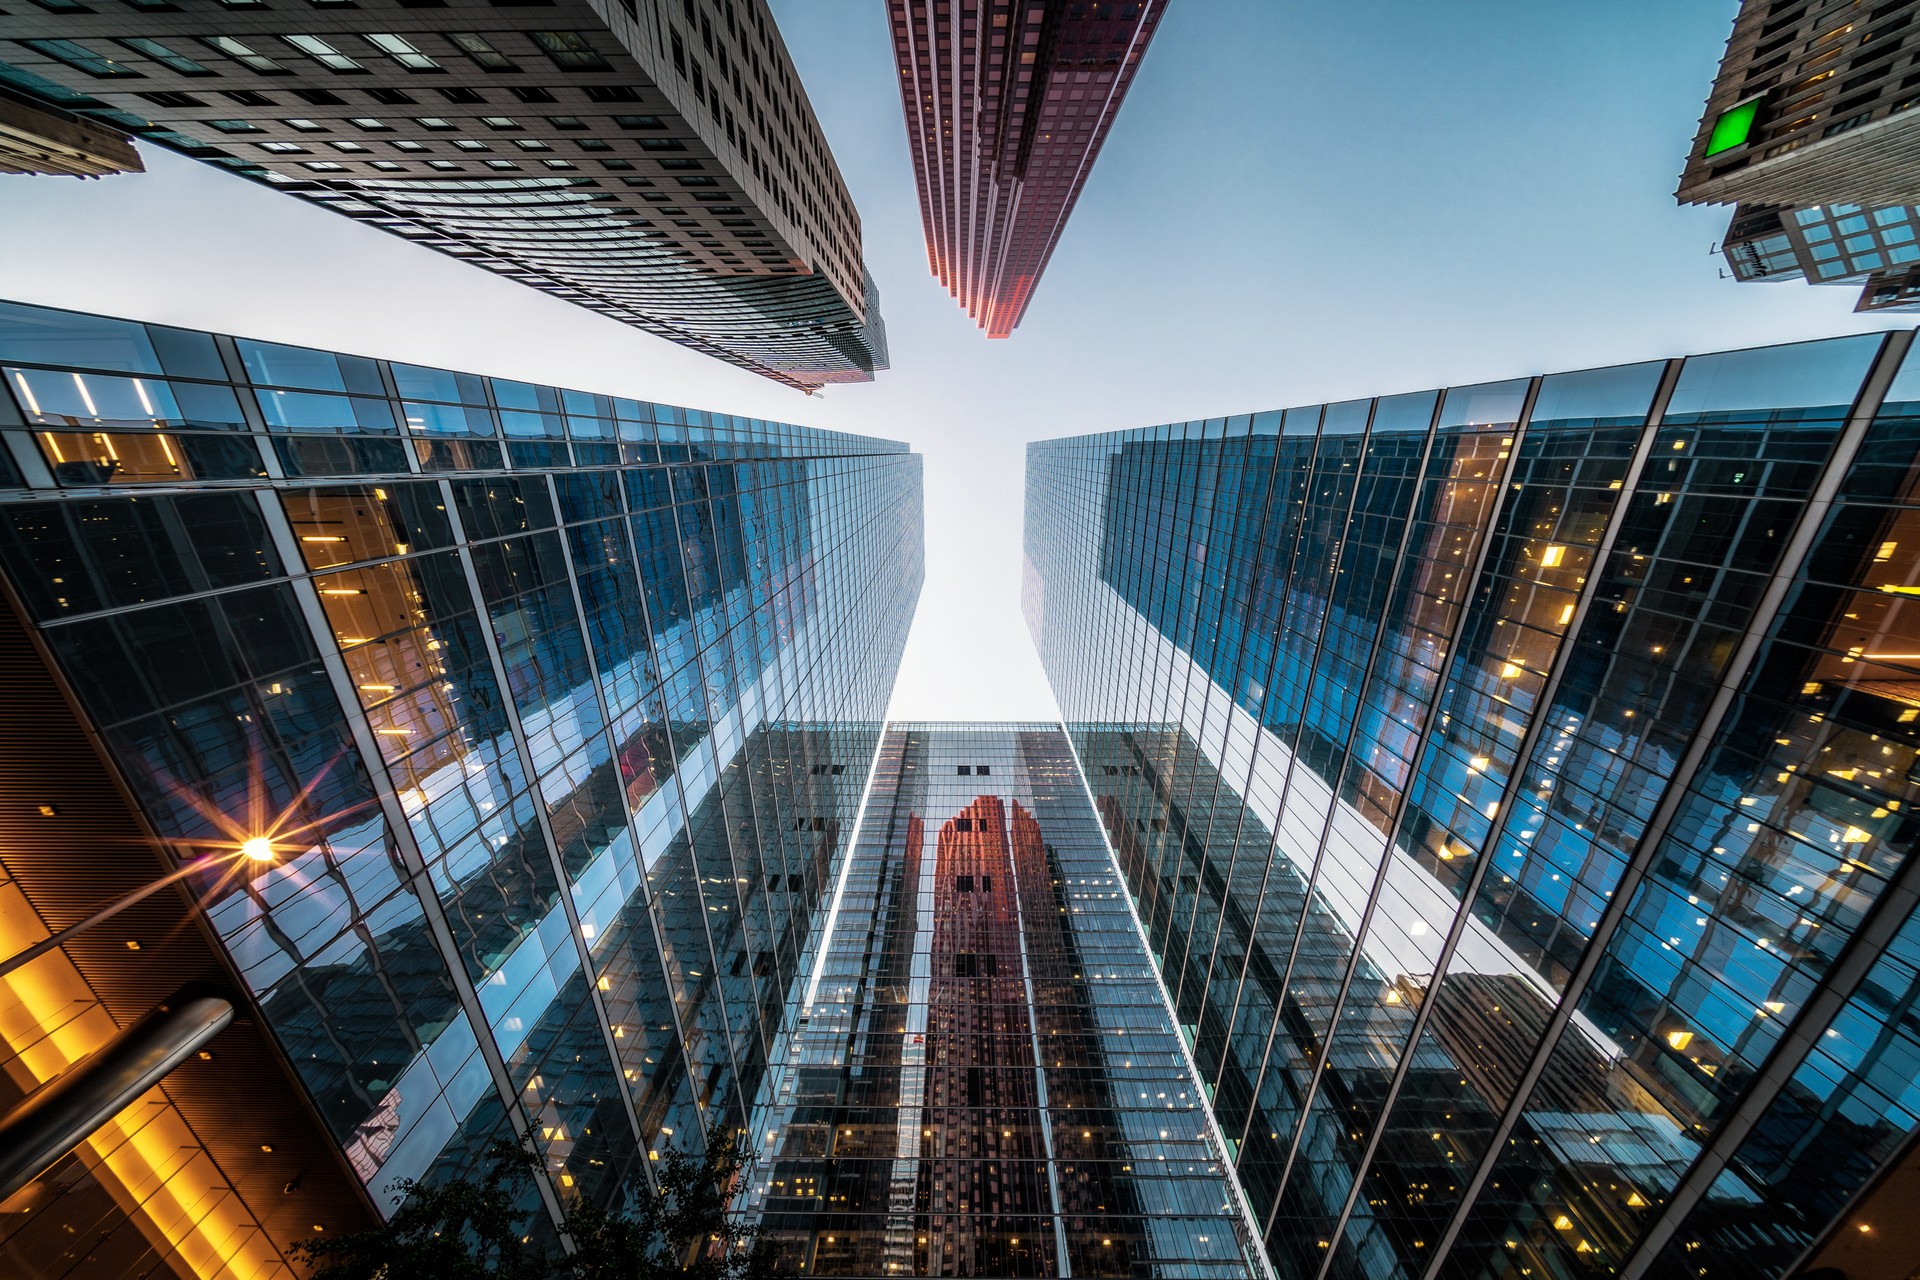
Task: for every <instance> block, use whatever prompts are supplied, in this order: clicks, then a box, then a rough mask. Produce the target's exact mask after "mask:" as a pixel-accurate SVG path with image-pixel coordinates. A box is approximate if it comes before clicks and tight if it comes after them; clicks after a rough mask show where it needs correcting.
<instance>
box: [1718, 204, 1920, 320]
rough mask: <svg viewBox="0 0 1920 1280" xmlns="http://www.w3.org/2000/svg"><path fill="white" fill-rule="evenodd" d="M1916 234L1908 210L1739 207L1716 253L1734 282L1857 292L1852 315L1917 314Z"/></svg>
mask: <svg viewBox="0 0 1920 1280" xmlns="http://www.w3.org/2000/svg"><path fill="white" fill-rule="evenodd" d="M1916 227H1920V210H1916V209H1915V208H1914V207H1913V206H1911V205H1889V206H1887V207H1885V208H1880V209H1866V208H1862V207H1861V206H1859V205H1856V204H1834V205H1813V206H1811V207H1809V208H1805V209H1784V208H1780V207H1778V206H1775V205H1754V206H1748V205H1741V206H1739V207H1738V208H1737V209H1735V210H1734V213H1733V222H1732V224H1731V225H1730V226H1728V228H1727V234H1726V237H1725V239H1724V240H1723V241H1722V242H1721V251H1722V252H1723V253H1724V254H1725V255H1726V259H1727V264H1728V265H1729V266H1730V267H1732V268H1733V274H1734V278H1735V279H1738V280H1746V281H1780V280H1805V281H1807V282H1808V283H1809V284H1845V285H1859V286H1861V289H1860V301H1859V302H1858V303H1856V304H1855V306H1854V310H1855V311H1911V310H1913V309H1914V308H1916V307H1920V241H1916V240H1915V238H1914V232H1915V229H1916Z"/></svg>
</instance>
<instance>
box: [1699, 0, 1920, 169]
mask: <svg viewBox="0 0 1920 1280" xmlns="http://www.w3.org/2000/svg"><path fill="white" fill-rule="evenodd" d="M1916 16H1920V3H1915V0H1886V2H1883V3H1880V4H1868V3H1865V2H1864V0H1855V2H1852V3H1842V4H1820V3H1807V2H1806V0H1746V2H1745V3H1744V4H1742V5H1741V7H1740V13H1739V15H1738V16H1737V17H1736V18H1735V19H1734V24H1733V34H1732V35H1731V36H1729V37H1728V39H1727V52H1726V55H1725V56H1724V57H1723V58H1722V60H1721V63H1720V73H1719V75H1718V77H1717V78H1716V79H1715V80H1714V82H1713V89H1712V92H1711V93H1710V94H1709V96H1708V98H1707V109H1706V112H1705V114H1704V115H1703V116H1702V117H1701V120H1700V130H1699V132H1698V133H1697V134H1695V135H1694V140H1693V146H1692V148H1691V150H1690V151H1689V152H1688V155H1687V166H1686V170H1685V171H1684V172H1683V173H1682V174H1681V177H1680V190H1679V193H1678V194H1679V197H1680V200H1681V201H1682V203H1685V204H1732V203H1735V202H1738V201H1744V202H1748V203H1767V204H1777V205H1787V206H1792V207H1804V206H1808V205H1816V204H1826V203H1828V202H1831V201H1845V202H1848V203H1852V204H1862V205H1868V206H1870V207H1871V206H1883V205H1896V204H1916V203H1920V122H1916V120H1915V119H1914V118H1913V117H1912V116H1911V115H1910V114H1909V112H1910V110H1911V109H1912V107H1913V106H1914V105H1915V104H1916V102H1920V79H1916V72H1920V67H1917V66H1916V64H1915V63H1914V60H1913V50H1912V47H1911V44H1910V43H1909V42H1910V39H1911V36H1912V31H1911V27H1912V24H1913V21H1914V19H1915V17H1916Z"/></svg>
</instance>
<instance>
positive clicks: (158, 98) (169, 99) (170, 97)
mask: <svg viewBox="0 0 1920 1280" xmlns="http://www.w3.org/2000/svg"><path fill="white" fill-rule="evenodd" d="M140 96H141V97H143V98H145V99H146V100H147V101H148V102H151V103H152V104H153V105H154V106H156V107H204V106H206V105H207V104H206V103H204V102H202V101H200V99H198V98H196V97H194V96H193V95H192V94H190V93H180V92H179V91H177V90H175V91H171V92H161V93H143V94H141V95H140Z"/></svg>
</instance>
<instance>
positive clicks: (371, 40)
mask: <svg viewBox="0 0 1920 1280" xmlns="http://www.w3.org/2000/svg"><path fill="white" fill-rule="evenodd" d="M366 41H367V43H368V44H370V45H372V46H373V47H374V48H376V49H378V50H379V51H380V52H382V53H384V54H386V55H387V56H388V57H390V58H392V59H393V60H394V61H395V62H397V63H399V64H400V65H401V66H403V67H405V68H406V69H407V70H409V71H439V70H441V66H440V64H439V63H437V62H435V61H434V60H433V59H432V58H429V57H428V56H427V55H426V54H424V53H422V52H420V50H419V49H418V48H417V47H415V45H414V43H413V42H412V41H411V40H408V39H407V38H406V37H405V36H396V35H372V36H368V37H366Z"/></svg>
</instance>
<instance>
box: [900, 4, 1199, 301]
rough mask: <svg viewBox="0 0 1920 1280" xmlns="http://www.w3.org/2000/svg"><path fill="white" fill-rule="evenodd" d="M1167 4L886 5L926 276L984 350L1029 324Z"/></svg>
mask: <svg viewBox="0 0 1920 1280" xmlns="http://www.w3.org/2000/svg"><path fill="white" fill-rule="evenodd" d="M1165 10H1166V0H1125V2H1119V3H1116V2H1115V0H1096V2H1095V3H1079V2H1078V0H1075V2H1073V3H1069V2H1068V0H1031V2H1029V3H1013V2H1012V0H954V2H953V3H951V4H940V5H934V4H930V3H926V2H925V0H887V17H888V20H889V22H890V23H891V25H892V28H893V48H894V57H895V59H896V61H898V63H899V67H900V101H901V105H902V106H903V107H904V108H905V109H906V120H907V143H908V146H909V147H911V148H912V151H913V172H914V181H915V183H916V184H917V185H918V187H919V189H920V221H921V224H922V226H923V227H924V229H925V231H926V237H927V262H928V265H929V266H930V267H931V268H932V269H933V274H934V275H936V276H938V277H939V278H940V282H941V283H942V284H944V285H946V286H947V292H948V293H950V294H952V295H953V296H954V297H955V298H958V299H959V300H960V305H961V306H962V307H965V308H966V311H967V314H968V315H969V316H972V317H973V319H974V321H975V322H976V323H977V324H978V325H979V326H980V327H981V328H982V329H985V330H986V331H987V336H988V337H989V338H1005V337H1007V336H1009V335H1011V334H1012V333H1013V331H1014V328H1015V327H1016V326H1017V325H1019V323H1020V318H1021V317H1022V316H1023V315H1025V314H1026V310H1027V304H1028V303H1029V302H1030V301H1032V299H1033V290H1034V287H1035V286H1036V285H1038V284H1039V283H1040V274H1041V272H1043V271H1045V270H1046V268H1047V261H1048V260H1049V259H1050V258H1052V257H1053V250H1054V246H1055V245H1057V244H1058V243H1059V242H1060V234H1061V232H1062V231H1064V230H1065V229H1066V225H1067V216H1068V215H1069V214H1071V213H1072V212H1073V205H1074V201H1076V200H1078V199H1079V198H1080V190H1081V188H1082V187H1083V186H1085V185H1086V181H1087V175H1088V173H1090V172H1091V171H1092V169H1093V162H1094V161H1095V160H1096V159H1097V158H1098V157H1099V155H1100V147H1101V145H1102V144H1103V143H1104V142H1105V141H1106V139H1107V133H1108V131H1109V130H1111V129H1112V127H1113V119H1114V116H1116V115H1117V114H1118V113H1119V111H1120V101H1121V99H1122V98H1124V97H1126V94H1127V88H1128V86H1130V85H1131V84H1132V83H1133V76H1134V72H1135V71H1137V70H1138V69H1139V66H1140V59H1141V57H1142V56H1143V55H1144V54H1145V53H1146V51H1147V42H1148V41H1149V40H1151V39H1152V38H1153V33H1154V29H1155V28H1156V27H1157V26H1158V25H1159V22H1160V16H1161V14H1162V13H1163V12H1165Z"/></svg>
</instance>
